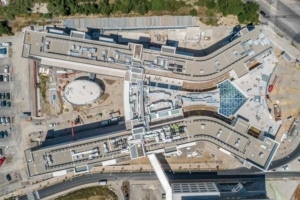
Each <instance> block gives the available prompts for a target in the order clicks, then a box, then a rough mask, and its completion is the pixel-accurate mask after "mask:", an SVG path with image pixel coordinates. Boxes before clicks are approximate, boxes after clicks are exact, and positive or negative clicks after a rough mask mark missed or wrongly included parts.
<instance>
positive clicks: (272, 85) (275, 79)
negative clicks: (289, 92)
mask: <svg viewBox="0 0 300 200" xmlns="http://www.w3.org/2000/svg"><path fill="white" fill-rule="evenodd" d="M276 81H277V76H275V78H274V80H273V83H272V84H271V85H269V87H268V92H272V91H273V89H274V88H275V84H276Z"/></svg>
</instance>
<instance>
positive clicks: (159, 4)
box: [151, 0, 165, 11]
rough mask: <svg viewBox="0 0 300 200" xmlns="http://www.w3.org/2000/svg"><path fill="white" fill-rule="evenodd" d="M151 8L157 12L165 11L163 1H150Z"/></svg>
mask: <svg viewBox="0 0 300 200" xmlns="http://www.w3.org/2000/svg"><path fill="white" fill-rule="evenodd" d="M151 8H152V10H157V11H161V10H165V3H164V0H152V1H151Z"/></svg>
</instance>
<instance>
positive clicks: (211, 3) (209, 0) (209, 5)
mask: <svg viewBox="0 0 300 200" xmlns="http://www.w3.org/2000/svg"><path fill="white" fill-rule="evenodd" d="M206 7H207V8H208V9H213V8H215V7H216V2H215V0H206Z"/></svg>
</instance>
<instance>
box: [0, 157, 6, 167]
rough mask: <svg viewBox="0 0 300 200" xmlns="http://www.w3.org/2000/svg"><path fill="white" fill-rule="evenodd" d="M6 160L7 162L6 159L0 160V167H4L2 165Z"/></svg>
mask: <svg viewBox="0 0 300 200" xmlns="http://www.w3.org/2000/svg"><path fill="white" fill-rule="evenodd" d="M5 160H6V158H5V157H2V158H0V167H1V166H2V164H3V163H4V161H5Z"/></svg>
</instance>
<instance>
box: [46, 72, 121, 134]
mask: <svg viewBox="0 0 300 200" xmlns="http://www.w3.org/2000/svg"><path fill="white" fill-rule="evenodd" d="M53 71H54V70H53ZM51 77H52V80H53V81H52V82H51V83H49V86H48V89H47V96H46V98H45V99H46V101H43V103H42V110H43V111H44V113H43V116H45V117H46V118H47V120H48V121H49V122H50V121H51V122H58V123H59V124H58V125H57V126H56V127H55V128H64V127H68V126H69V125H70V122H71V121H73V120H74V119H75V118H76V117H77V116H78V115H80V117H81V119H82V121H83V123H84V124H86V123H93V122H97V121H102V120H106V119H109V118H110V113H113V112H118V113H119V115H120V116H123V115H124V111H123V110H124V109H123V80H122V79H120V78H117V77H110V76H105V75H101V74H97V75H96V81H97V82H99V85H100V87H101V88H102V90H103V94H102V95H101V96H100V98H99V99H98V100H97V101H96V102H94V103H91V104H89V105H86V106H76V105H72V104H70V103H69V102H67V101H66V100H64V98H63V95H64V93H63V91H62V88H63V87H65V86H66V85H67V84H68V83H71V82H72V81H73V80H75V79H78V78H82V77H88V74H87V73H85V72H80V73H76V74H72V75H70V76H69V77H68V78H60V76H59V75H55V74H54V75H53V74H52V75H51ZM55 79H56V81H55ZM50 93H51V94H52V95H53V94H55V95H56V99H55V101H53V102H52V103H50V101H51V97H50V96H51V94H50ZM58 94H59V95H58ZM49 108H50V109H49Z"/></svg>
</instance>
